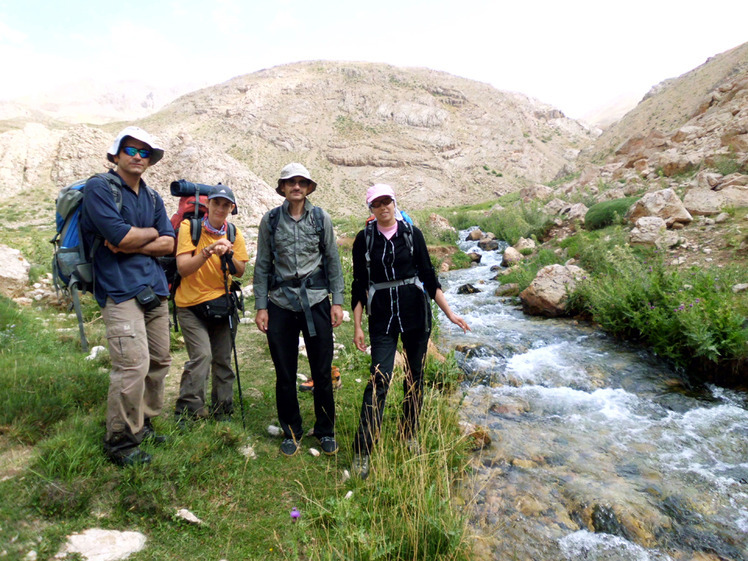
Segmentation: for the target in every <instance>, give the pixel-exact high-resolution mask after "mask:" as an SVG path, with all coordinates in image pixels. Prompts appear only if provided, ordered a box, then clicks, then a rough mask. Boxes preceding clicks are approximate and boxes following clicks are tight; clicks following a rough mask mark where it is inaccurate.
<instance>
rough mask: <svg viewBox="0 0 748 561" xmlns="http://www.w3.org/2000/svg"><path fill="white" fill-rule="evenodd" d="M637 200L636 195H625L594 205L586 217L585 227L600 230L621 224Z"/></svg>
mask: <svg viewBox="0 0 748 561" xmlns="http://www.w3.org/2000/svg"><path fill="white" fill-rule="evenodd" d="M637 200H638V199H637V198H636V197H625V198H623V199H614V200H612V201H603V202H601V203H597V204H595V205H592V206H591V207H590V208H589V210H588V211H587V214H586V215H585V217H584V227H585V228H586V229H587V230H599V229H601V228H605V227H606V226H611V225H613V224H620V223H621V222H622V220H623V218H624V216H626V212H628V210H629V209H630V208H631V205H633V204H634V203H635V202H636V201H637Z"/></svg>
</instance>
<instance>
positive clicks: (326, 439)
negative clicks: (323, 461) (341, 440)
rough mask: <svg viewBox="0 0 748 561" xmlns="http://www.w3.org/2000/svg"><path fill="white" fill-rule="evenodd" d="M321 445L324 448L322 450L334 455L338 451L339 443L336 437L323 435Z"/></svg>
mask: <svg viewBox="0 0 748 561" xmlns="http://www.w3.org/2000/svg"><path fill="white" fill-rule="evenodd" d="M318 440H319V446H320V448H322V452H323V453H324V454H326V455H328V456H334V455H335V454H337V453H338V443H337V442H335V438H334V437H332V436H323V437H322V438H319V439H318Z"/></svg>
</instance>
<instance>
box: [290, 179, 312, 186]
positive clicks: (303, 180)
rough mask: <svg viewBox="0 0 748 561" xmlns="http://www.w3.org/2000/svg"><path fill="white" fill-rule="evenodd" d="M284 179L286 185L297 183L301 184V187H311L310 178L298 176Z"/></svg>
mask: <svg viewBox="0 0 748 561" xmlns="http://www.w3.org/2000/svg"><path fill="white" fill-rule="evenodd" d="M284 181H285V183H286V185H288V186H289V187H293V186H294V185H296V184H297V183H298V184H299V186H300V187H309V185H310V183H311V182H310V181H309V180H308V179H296V178H292V179H284Z"/></svg>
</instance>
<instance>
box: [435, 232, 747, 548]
mask: <svg viewBox="0 0 748 561" xmlns="http://www.w3.org/2000/svg"><path fill="white" fill-rule="evenodd" d="M464 234H465V232H462V233H461V238H462V239H464V237H465V236H464ZM461 248H462V249H463V250H466V249H471V250H472V249H474V248H475V242H462V243H461ZM475 249H476V250H477V251H478V252H479V253H480V250H479V249H477V248H475ZM500 261H501V250H499V251H495V252H483V258H482V261H481V264H480V266H478V267H473V268H470V269H466V270H461V271H454V272H451V273H447V274H446V275H441V279H442V284H443V288H444V290H445V293H446V295H447V299H448V301H449V303H450V306H451V307H452V308H453V310H454V311H455V312H456V313H457V314H459V315H461V316H463V317H464V318H465V319H466V320H467V322H468V323H469V324H470V326H471V328H472V332H468V333H467V334H463V333H462V332H461V331H460V330H459V329H458V328H457V327H456V326H454V325H452V324H451V323H450V322H449V321H448V320H446V318H445V317H444V316H443V315H442V316H441V321H440V330H441V336H442V340H443V341H444V343H445V345H446V348H449V349H452V348H455V346H458V345H464V346H467V347H468V348H469V349H470V350H469V351H468V352H465V353H457V355H458V359H459V361H460V364H461V366H462V367H463V368H464V370H465V372H466V377H467V379H468V381H467V382H466V383H465V384H464V386H463V388H462V390H463V392H464V400H463V407H462V416H463V418H464V420H466V421H468V422H470V423H474V424H476V425H480V426H483V427H486V428H487V429H488V432H489V434H490V436H491V438H492V441H493V442H492V444H491V446H490V447H488V448H486V449H484V450H483V451H481V452H478V453H476V457H475V458H474V461H473V470H472V472H471V475H470V477H469V478H468V480H467V481H466V482H465V483H464V485H463V488H462V492H463V494H464V497H465V500H466V506H465V508H466V512H467V513H468V515H469V518H470V521H471V525H472V527H473V529H474V531H475V534H476V535H478V536H479V537H480V538H479V540H478V546H477V547H476V554H477V555H479V556H480V558H482V559H497V560H498V559H501V560H511V559H518V560H525V559H527V560H534V561H546V560H547V561H551V560H553V561H557V560H577V559H586V560H592V561H603V560H606V561H618V560H620V561H629V560H630V561H647V560H651V561H655V560H657V561H660V560H662V561H664V560H672V561H676V560H678V561H680V560H691V559H708V560H718V559H726V560H743V559H748V396H746V395H745V394H744V393H739V392H735V391H732V390H727V389H723V388H718V387H715V386H700V385H694V384H692V383H691V382H689V380H688V379H687V378H686V377H685V375H683V374H679V373H677V372H675V371H673V370H672V369H671V368H670V367H669V366H668V365H667V364H666V363H664V362H662V361H659V360H658V359H657V358H656V357H653V356H651V355H650V354H648V353H647V352H645V351H644V350H642V349H641V348H638V347H633V346H630V345H626V344H623V343H621V342H618V341H615V340H613V339H611V338H609V337H607V336H606V335H604V334H603V333H601V332H599V331H597V330H595V329H593V328H592V327H590V326H587V325H584V324H580V323H579V322H576V321H573V320H568V319H566V320H550V319H539V318H533V317H530V316H525V315H524V314H523V313H522V311H521V310H520V309H518V307H517V301H516V299H502V298H498V297H496V296H495V295H494V291H495V289H496V288H497V287H498V286H499V281H497V280H492V279H493V278H494V277H495V275H496V273H495V271H491V266H493V265H497V264H499V263H500ZM466 283H470V284H472V285H473V286H475V287H476V288H478V289H479V290H480V291H481V292H480V293H477V294H464V295H462V294H458V293H457V289H458V288H459V287H460V286H462V285H464V284H466Z"/></svg>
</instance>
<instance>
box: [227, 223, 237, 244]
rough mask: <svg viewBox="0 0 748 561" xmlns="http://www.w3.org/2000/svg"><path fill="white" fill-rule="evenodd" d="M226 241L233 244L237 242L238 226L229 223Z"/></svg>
mask: <svg viewBox="0 0 748 561" xmlns="http://www.w3.org/2000/svg"><path fill="white" fill-rule="evenodd" d="M226 239H228V240H229V241H230V242H231V243H234V242H235V241H236V225H235V224H233V223H232V222H229V223H228V226H227V227H226Z"/></svg>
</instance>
